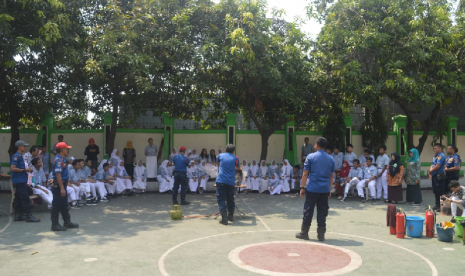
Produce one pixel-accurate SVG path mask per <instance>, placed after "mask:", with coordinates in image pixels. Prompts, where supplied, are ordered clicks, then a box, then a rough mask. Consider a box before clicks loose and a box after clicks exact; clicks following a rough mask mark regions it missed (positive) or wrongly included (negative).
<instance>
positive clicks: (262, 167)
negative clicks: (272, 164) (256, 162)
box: [260, 160, 268, 176]
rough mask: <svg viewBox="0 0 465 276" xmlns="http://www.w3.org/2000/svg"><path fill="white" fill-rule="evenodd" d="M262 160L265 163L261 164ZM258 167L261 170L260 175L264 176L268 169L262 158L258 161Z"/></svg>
mask: <svg viewBox="0 0 465 276" xmlns="http://www.w3.org/2000/svg"><path fill="white" fill-rule="evenodd" d="M263 162H265V165H264V166H263V165H262V164H263ZM260 169H261V170H262V175H263V176H265V175H266V171H267V170H268V167H267V166H266V161H265V160H262V161H261V162H260Z"/></svg>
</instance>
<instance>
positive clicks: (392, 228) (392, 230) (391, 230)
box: [389, 226, 396, 235]
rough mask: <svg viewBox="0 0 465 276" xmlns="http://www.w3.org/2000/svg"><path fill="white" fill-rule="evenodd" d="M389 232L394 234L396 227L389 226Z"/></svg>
mask: <svg viewBox="0 0 465 276" xmlns="http://www.w3.org/2000/svg"><path fill="white" fill-rule="evenodd" d="M389 234H391V235H395V234H396V228H395V227H394V226H389Z"/></svg>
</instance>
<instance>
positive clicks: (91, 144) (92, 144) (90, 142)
mask: <svg viewBox="0 0 465 276" xmlns="http://www.w3.org/2000/svg"><path fill="white" fill-rule="evenodd" d="M94 145H95V140H94V138H90V139H89V146H91V147H92V146H94Z"/></svg>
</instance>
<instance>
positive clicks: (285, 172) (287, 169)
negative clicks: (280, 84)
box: [282, 159, 292, 176]
mask: <svg viewBox="0 0 465 276" xmlns="http://www.w3.org/2000/svg"><path fill="white" fill-rule="evenodd" d="M284 162H286V163H287V165H286V164H284ZM284 162H283V171H282V176H285V175H287V176H290V175H291V172H292V166H291V164H290V163H289V160H287V159H284Z"/></svg>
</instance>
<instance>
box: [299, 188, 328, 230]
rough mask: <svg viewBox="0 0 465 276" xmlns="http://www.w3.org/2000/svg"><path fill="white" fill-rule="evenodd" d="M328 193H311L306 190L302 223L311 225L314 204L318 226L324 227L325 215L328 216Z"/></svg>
mask: <svg viewBox="0 0 465 276" xmlns="http://www.w3.org/2000/svg"><path fill="white" fill-rule="evenodd" d="M328 197H329V193H313V192H309V191H306V193H305V204H304V217H303V220H302V224H303V225H304V226H308V227H310V226H311V225H312V219H313V212H314V211H315V206H316V213H317V214H316V221H317V223H318V227H326V217H327V216H328V209H329V205H328Z"/></svg>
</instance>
